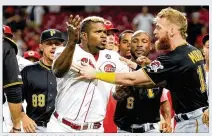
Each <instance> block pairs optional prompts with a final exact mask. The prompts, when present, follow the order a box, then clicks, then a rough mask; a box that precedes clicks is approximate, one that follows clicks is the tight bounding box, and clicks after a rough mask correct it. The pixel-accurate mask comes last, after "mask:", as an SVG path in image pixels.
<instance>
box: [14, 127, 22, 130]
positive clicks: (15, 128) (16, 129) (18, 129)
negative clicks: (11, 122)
mask: <svg viewBox="0 0 212 136" xmlns="http://www.w3.org/2000/svg"><path fill="white" fill-rule="evenodd" d="M13 130H14V131H21V129H20V128H19V129H17V128H14V127H13Z"/></svg>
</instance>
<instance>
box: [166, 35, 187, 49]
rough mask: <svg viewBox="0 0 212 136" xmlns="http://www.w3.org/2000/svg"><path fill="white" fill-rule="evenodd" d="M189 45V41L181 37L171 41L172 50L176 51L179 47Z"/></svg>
mask: <svg viewBox="0 0 212 136" xmlns="http://www.w3.org/2000/svg"><path fill="white" fill-rule="evenodd" d="M185 44H187V41H186V40H185V39H183V38H181V37H175V38H173V39H171V40H170V46H171V50H175V49H176V48H177V47H178V46H182V45H185Z"/></svg>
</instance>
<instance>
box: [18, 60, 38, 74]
mask: <svg viewBox="0 0 212 136" xmlns="http://www.w3.org/2000/svg"><path fill="white" fill-rule="evenodd" d="M38 67H40V64H39V63H38V62H35V63H32V64H31V65H27V66H25V67H24V68H23V70H22V71H21V72H31V71H33V70H35V69H37V68H38Z"/></svg>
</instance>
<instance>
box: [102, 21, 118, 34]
mask: <svg viewBox="0 0 212 136" xmlns="http://www.w3.org/2000/svg"><path fill="white" fill-rule="evenodd" d="M104 24H105V28H106V30H107V31H108V30H112V31H114V32H119V29H118V28H114V26H113V24H112V22H110V21H109V20H106V21H105V23H104Z"/></svg>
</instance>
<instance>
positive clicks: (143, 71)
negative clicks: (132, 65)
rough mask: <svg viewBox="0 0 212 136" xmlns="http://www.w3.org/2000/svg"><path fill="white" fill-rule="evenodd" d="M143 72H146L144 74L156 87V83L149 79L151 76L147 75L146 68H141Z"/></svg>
mask: <svg viewBox="0 0 212 136" xmlns="http://www.w3.org/2000/svg"><path fill="white" fill-rule="evenodd" d="M141 70H142V71H143V72H144V74H145V75H146V76H147V77H148V78H149V80H150V82H151V83H152V84H153V85H156V84H155V82H154V81H153V80H152V79H151V78H150V77H149V75H148V74H147V73H146V71H145V70H144V68H141Z"/></svg>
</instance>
